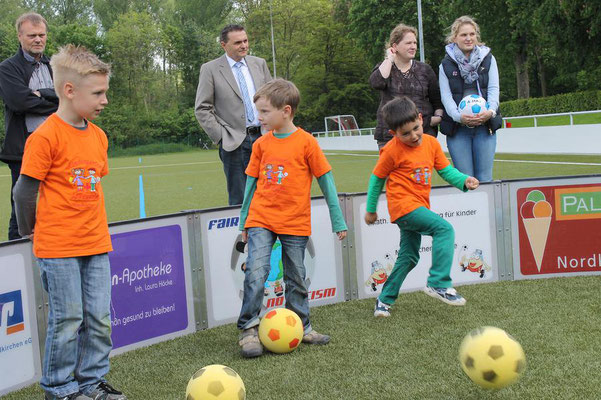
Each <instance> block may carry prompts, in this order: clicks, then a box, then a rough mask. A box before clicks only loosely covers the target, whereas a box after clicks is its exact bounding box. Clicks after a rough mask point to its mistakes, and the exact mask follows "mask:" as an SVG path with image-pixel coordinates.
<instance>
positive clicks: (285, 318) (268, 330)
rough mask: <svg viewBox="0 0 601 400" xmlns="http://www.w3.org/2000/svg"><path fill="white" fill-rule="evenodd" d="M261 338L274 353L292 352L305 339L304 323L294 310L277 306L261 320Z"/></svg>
mask: <svg viewBox="0 0 601 400" xmlns="http://www.w3.org/2000/svg"><path fill="white" fill-rule="evenodd" d="M259 339H260V340H261V343H263V346H265V348H266V349H267V350H269V351H271V352H273V353H280V354H281V353H290V352H291V351H292V350H294V349H296V348H297V347H298V345H299V344H300V343H301V341H302V340H303V323H302V321H301V319H300V318H299V316H298V315H297V314H296V313H295V312H294V311H291V310H288V309H287V308H276V309H274V310H271V311H268V312H267V314H265V316H264V317H263V319H262V320H261V323H260V324H259Z"/></svg>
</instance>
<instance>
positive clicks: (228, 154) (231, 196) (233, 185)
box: [219, 135, 261, 206]
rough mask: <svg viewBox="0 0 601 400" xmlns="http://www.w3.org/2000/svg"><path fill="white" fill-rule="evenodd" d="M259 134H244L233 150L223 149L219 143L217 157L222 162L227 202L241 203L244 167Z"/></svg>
mask: <svg viewBox="0 0 601 400" xmlns="http://www.w3.org/2000/svg"><path fill="white" fill-rule="evenodd" d="M259 137H261V135H246V138H245V139H244V141H243V142H242V144H240V146H239V147H238V148H237V149H236V150H234V151H225V150H223V147H221V143H219V158H220V159H221V161H222V162H223V172H224V173H225V180H226V183H227V194H228V204H229V205H230V206H233V205H237V204H242V202H243V201H244V189H245V187H246V173H245V171H246V167H248V163H249V162H250V153H251V152H252V147H253V143H254V142H255V141H256V140H257V139H258V138H259Z"/></svg>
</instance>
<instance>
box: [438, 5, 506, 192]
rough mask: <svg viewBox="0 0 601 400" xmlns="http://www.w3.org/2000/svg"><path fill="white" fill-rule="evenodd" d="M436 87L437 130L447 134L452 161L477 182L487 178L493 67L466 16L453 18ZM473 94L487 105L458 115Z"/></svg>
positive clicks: (495, 86) (491, 153)
mask: <svg viewBox="0 0 601 400" xmlns="http://www.w3.org/2000/svg"><path fill="white" fill-rule="evenodd" d="M447 43H448V44H447V46H446V47H445V53H446V54H445V57H444V59H443V60H442V62H441V64H440V71H439V72H440V73H439V78H438V80H439V85H440V94H441V98H442V103H443V105H444V108H445V112H444V115H443V118H442V122H441V124H440V130H441V132H442V133H443V134H445V135H446V136H447V146H448V148H449V153H450V154H451V159H452V160H453V165H454V166H455V168H457V169H458V170H459V171H461V172H463V173H464V174H467V175H470V176H474V177H476V178H477V179H478V180H479V181H480V182H488V181H491V180H492V168H493V161H494V157H495V149H496V145H497V137H496V135H495V132H496V130H497V129H498V128H499V127H500V126H501V116H500V114H499V70H498V69H497V62H496V60H495V57H494V56H493V55H492V53H491V51H490V49H489V48H488V47H486V46H485V45H484V43H482V42H481V41H480V27H479V26H478V24H477V23H476V21H474V20H473V19H472V18H471V17H468V16H462V17H459V18H457V19H456V20H455V22H453V25H451V29H450V33H449V35H448V36H447ZM471 94H477V95H480V96H482V97H483V98H484V99H485V100H486V101H488V103H489V105H490V108H489V109H488V110H485V111H482V112H481V113H480V114H478V115H476V116H466V115H461V114H460V113H459V109H458V105H459V103H460V102H461V99H463V98H464V97H465V96H467V95H471Z"/></svg>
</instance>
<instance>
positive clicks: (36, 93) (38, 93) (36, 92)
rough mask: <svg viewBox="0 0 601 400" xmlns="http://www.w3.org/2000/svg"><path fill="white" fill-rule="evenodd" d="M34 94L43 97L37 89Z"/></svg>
mask: <svg viewBox="0 0 601 400" xmlns="http://www.w3.org/2000/svg"><path fill="white" fill-rule="evenodd" d="M33 94H35V95H36V96H38V97H42V94H41V93H40V92H39V91H37V90H34V91H33Z"/></svg>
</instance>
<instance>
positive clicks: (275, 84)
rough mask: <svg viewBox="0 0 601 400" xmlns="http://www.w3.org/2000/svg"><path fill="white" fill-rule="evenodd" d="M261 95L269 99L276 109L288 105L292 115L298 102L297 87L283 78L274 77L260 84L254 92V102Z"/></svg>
mask: <svg viewBox="0 0 601 400" xmlns="http://www.w3.org/2000/svg"><path fill="white" fill-rule="evenodd" d="M261 97H263V98H265V99H266V100H267V101H269V103H271V105H272V106H274V107H275V108H277V109H278V110H281V109H282V108H284V107H285V106H290V108H291V109H292V115H294V113H295V112H296V108H297V107H298V103H300V92H299V91H298V88H297V87H296V86H295V85H294V83H292V82H290V81H287V80H285V79H274V80H272V81H269V82H267V83H266V84H265V85H263V86H261V89H259V90H258V91H257V93H255V97H254V98H253V102H255V103H256V102H257V100H259V99H260V98H261Z"/></svg>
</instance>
